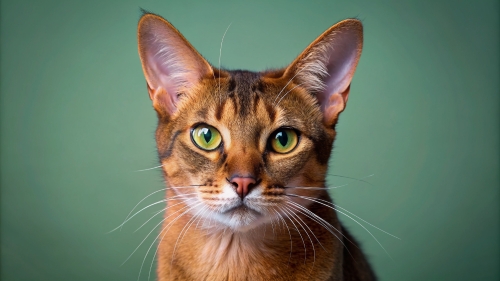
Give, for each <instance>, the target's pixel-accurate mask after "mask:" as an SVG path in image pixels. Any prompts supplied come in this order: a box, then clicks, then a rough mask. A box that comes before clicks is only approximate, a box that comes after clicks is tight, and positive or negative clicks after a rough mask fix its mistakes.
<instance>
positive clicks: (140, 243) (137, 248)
mask: <svg viewBox="0 0 500 281" xmlns="http://www.w3.org/2000/svg"><path fill="white" fill-rule="evenodd" d="M184 208H187V206H186V207H183V208H181V209H179V210H177V211H175V212H174V213H172V214H170V215H168V216H167V217H165V218H164V219H163V220H161V221H160V222H159V223H158V224H157V225H156V226H155V227H154V228H153V229H152V230H151V231H150V232H149V233H148V234H147V235H146V237H145V238H144V239H143V240H142V241H141V243H139V245H138V246H137V247H136V248H135V249H134V251H133V252H132V254H130V255H129V256H128V258H127V259H126V260H125V261H124V262H123V263H122V264H121V265H124V264H125V263H126V262H127V261H128V260H129V259H130V258H131V257H132V255H133V254H134V253H135V252H136V251H137V249H139V247H140V246H141V245H142V244H143V243H144V241H146V239H147V238H148V237H149V235H151V233H153V231H154V230H155V229H156V228H157V227H158V226H159V225H160V224H162V223H163V222H164V221H165V220H167V219H168V218H169V217H171V216H172V215H174V214H175V213H177V212H179V211H181V210H182V209H184Z"/></svg>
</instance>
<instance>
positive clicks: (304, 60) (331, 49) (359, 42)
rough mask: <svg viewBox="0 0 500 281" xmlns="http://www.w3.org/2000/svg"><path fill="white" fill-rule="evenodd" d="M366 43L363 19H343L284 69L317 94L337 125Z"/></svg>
mask: <svg viewBox="0 0 500 281" xmlns="http://www.w3.org/2000/svg"><path fill="white" fill-rule="evenodd" d="M362 46H363V26H362V24H361V22H360V21H359V20H356V19H348V20H344V21H341V22H339V23H337V24H335V25H333V26H332V27H330V28H329V29H328V30H326V31H325V32H324V33H323V34H321V35H320V36H319V37H318V38H317V39H316V40H314V41H313V42H312V43H311V44H310V45H309V46H308V47H307V48H306V49H305V50H304V51H303V52H302V53H301V54H300V55H299V56H298V57H297V58H296V59H295V60H294V61H293V62H292V63H291V64H290V66H288V68H287V69H286V71H285V73H284V77H287V78H288V77H290V78H291V77H293V80H294V82H295V83H297V84H299V85H300V86H301V87H304V88H305V89H306V90H308V91H309V92H310V93H311V94H313V95H315V96H316V98H317V99H318V103H319V105H320V107H321V111H322V112H323V116H324V118H323V121H324V123H325V124H326V125H328V126H333V125H335V122H336V121H337V118H338V115H339V114H340V113H341V112H342V111H343V110H344V109H345V106H346V103H347V99H348V96H349V90H350V84H351V80H352V77H353V76H354V72H355V70H356V66H357V64H358V61H359V58H360V56H361V49H362Z"/></svg>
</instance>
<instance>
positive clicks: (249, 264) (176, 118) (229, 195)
mask: <svg viewBox="0 0 500 281" xmlns="http://www.w3.org/2000/svg"><path fill="white" fill-rule="evenodd" d="M138 40H139V55H140V58H141V62H142V68H143V71H144V74H145V77H146V81H147V89H148V91H149V97H150V98H151V100H152V102H153V107H154V109H155V110H156V112H157V115H158V127H157V130H156V143H157V149H158V155H159V159H160V162H161V168H162V170H163V174H164V178H165V181H166V185H167V191H166V201H168V203H167V210H166V212H165V217H164V221H163V227H162V230H161V232H160V235H159V236H158V237H159V239H158V241H159V244H158V251H157V254H158V261H157V262H158V266H157V275H158V280H160V281H164V280H375V275H374V273H373V271H372V270H371V268H370V266H369V264H368V262H367V260H366V258H365V256H364V255H363V253H362V252H361V250H360V249H359V248H358V246H357V243H356V242H355V240H354V239H353V237H352V236H351V235H350V234H349V232H347V230H346V229H345V228H343V227H342V225H341V223H340V222H339V220H338V218H337V212H341V211H340V209H338V208H336V206H335V205H334V204H333V203H332V199H331V198H330V196H329V194H328V192H327V188H325V176H326V174H327V169H328V159H329V157H330V153H331V150H332V145H333V141H334V139H335V135H336V132H335V124H336V123H337V120H338V117H339V114H340V113H341V112H342V111H343V110H344V108H345V106H346V103H347V99H348V96H349V90H350V83H351V79H352V77H353V75H354V71H355V69H356V65H357V63H358V60H359V58H360V55H361V49H362V44H363V27H362V24H361V22H360V21H358V20H356V19H347V20H344V21H341V22H339V23H337V24H335V25H333V26H332V27H330V28H329V29H327V30H326V31H325V32H324V33H323V34H321V35H320V36H319V37H318V38H317V39H316V40H314V41H313V42H312V43H311V44H310V45H309V46H308V47H307V48H306V49H305V50H304V51H303V52H302V53H301V54H300V55H299V56H298V57H297V58H296V59H295V60H294V61H293V62H292V63H291V64H290V65H289V66H287V67H286V68H283V69H279V70H270V71H263V72H250V71H244V70H234V71H230V70H224V69H220V67H219V68H216V67H214V66H212V65H211V64H209V63H208V62H207V61H206V60H205V59H204V58H203V57H202V56H201V55H200V54H199V53H198V52H197V51H196V50H195V49H194V48H193V46H192V45H191V44H190V43H189V42H188V41H187V40H186V39H185V38H184V37H183V36H182V34H181V33H180V32H179V31H177V29H175V28H174V27H173V26H172V25H171V24H170V23H169V22H168V21H166V20H165V19H163V18H162V17H160V16H158V15H155V14H151V13H145V14H144V15H143V16H142V18H141V19H140V21H139V26H138Z"/></svg>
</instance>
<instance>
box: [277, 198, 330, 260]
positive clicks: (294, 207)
mask: <svg viewBox="0 0 500 281" xmlns="http://www.w3.org/2000/svg"><path fill="white" fill-rule="evenodd" d="M286 202H287V203H293V202H291V201H289V200H288V201H286ZM290 207H292V208H293V209H294V210H295V211H297V212H299V213H301V214H303V215H304V216H306V217H307V218H310V219H311V220H313V221H315V222H316V223H318V224H319V225H322V224H321V223H319V222H318V221H316V220H315V219H314V218H313V217H311V216H310V215H309V214H307V213H304V212H303V211H302V210H301V209H300V208H297V207H296V206H294V205H293V204H290ZM297 217H298V218H299V219H300V221H301V222H302V223H304V224H305V226H306V227H307V229H309V231H310V232H311V234H312V235H313V236H314V238H316V241H318V243H319V245H320V246H321V248H323V250H325V252H328V251H327V250H326V249H325V247H323V244H321V242H320V241H319V240H318V237H316V235H315V234H314V232H313V231H312V230H311V228H309V226H308V225H307V224H306V223H305V222H304V221H303V220H302V219H301V218H300V217H299V216H297ZM322 226H323V225H322ZM323 227H324V226H323Z"/></svg>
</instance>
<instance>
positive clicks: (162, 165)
mask: <svg viewBox="0 0 500 281" xmlns="http://www.w3.org/2000/svg"><path fill="white" fill-rule="evenodd" d="M161 167H163V164H162V165H160V166H156V167H153V168H147V169H142V170H136V171H134V172H144V171H149V170H154V169H158V168H161Z"/></svg>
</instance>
